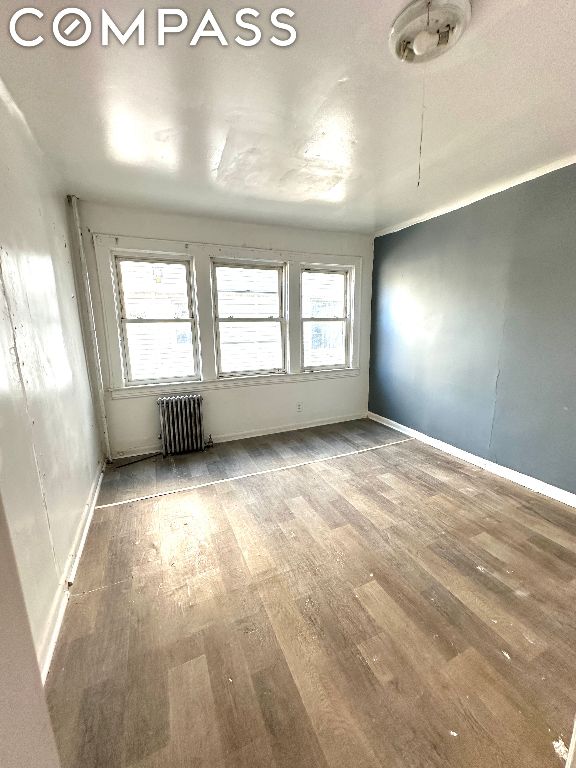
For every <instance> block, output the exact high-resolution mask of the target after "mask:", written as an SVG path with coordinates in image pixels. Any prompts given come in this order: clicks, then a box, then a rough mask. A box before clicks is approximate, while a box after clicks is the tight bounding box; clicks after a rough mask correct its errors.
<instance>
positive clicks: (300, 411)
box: [296, 403, 304, 413]
mask: <svg viewBox="0 0 576 768" xmlns="http://www.w3.org/2000/svg"><path fill="white" fill-rule="evenodd" d="M296 410H297V411H298V413H302V411H303V410H304V403H296Z"/></svg>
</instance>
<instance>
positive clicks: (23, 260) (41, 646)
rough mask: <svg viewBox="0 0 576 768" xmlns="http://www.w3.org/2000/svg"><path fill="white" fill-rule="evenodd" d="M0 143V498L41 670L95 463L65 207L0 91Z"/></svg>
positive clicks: (15, 112)
mask: <svg viewBox="0 0 576 768" xmlns="http://www.w3.org/2000/svg"><path fill="white" fill-rule="evenodd" d="M0 135H1V136H2V143H1V145H0V176H1V177H2V184H1V186H0V267H1V275H0V277H1V279H0V488H1V490H2V497H3V500H4V507H5V512H6V518H7V521H8V525H9V528H10V531H11V536H12V541H13V545H14V551H15V554H16V559H17V562H18V569H19V575H20V580H21V583H22V588H23V592H24V596H25V599H26V605H27V609H28V615H29V619H30V624H31V628H32V634H33V637H34V643H35V647H36V652H37V655H38V660H39V662H40V664H41V665H43V664H44V662H45V660H46V658H47V656H48V652H49V646H50V640H51V636H52V634H53V630H54V626H55V623H56V621H57V618H58V615H59V612H60V610H61V608H62V606H63V604H64V600H65V594H66V586H67V584H66V577H67V574H68V571H69V568H70V565H71V561H72V558H73V555H74V552H75V547H76V544H77V541H78V537H79V534H80V532H81V526H82V523H83V518H84V515H85V513H86V509H87V503H88V501H89V498H90V495H91V492H92V489H93V488H94V484H95V481H96V479H97V477H98V475H99V468H100V461H101V459H100V455H101V451H100V445H99V438H98V432H97V430H96V428H95V418H94V412H93V406H92V399H91V395H90V388H89V383H88V378H87V371H86V362H85V356H84V348H83V344H82V335H81V330H80V323H79V313H78V304H77V300H76V289H75V285H74V278H73V270H72V256H71V252H70V241H69V237H68V225H67V218H66V213H67V211H66V200H65V196H64V195H63V193H62V192H61V190H59V188H58V185H57V183H56V181H55V180H54V179H53V178H52V176H51V174H50V173H49V171H48V170H47V168H46V166H45V163H44V159H43V157H42V155H41V153H40V151H39V150H38V148H37V146H36V144H35V142H34V139H33V137H32V135H31V134H30V131H29V129H28V127H27V125H26V122H25V120H24V118H23V116H22V114H21V113H20V112H19V110H18V107H17V106H16V105H15V104H14V102H13V101H12V99H11V98H10V95H9V93H8V92H7V91H6V90H5V88H4V86H3V85H2V83H1V81H0ZM5 619H6V617H4V616H2V621H5Z"/></svg>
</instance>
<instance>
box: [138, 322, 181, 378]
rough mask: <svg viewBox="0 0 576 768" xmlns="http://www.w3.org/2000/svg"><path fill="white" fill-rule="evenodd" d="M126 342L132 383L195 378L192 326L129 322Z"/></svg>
mask: <svg viewBox="0 0 576 768" xmlns="http://www.w3.org/2000/svg"><path fill="white" fill-rule="evenodd" d="M126 339H127V342H128V354H129V357H130V368H131V380H132V381H147V380H149V379H179V378H183V377H191V376H194V374H195V368H194V352H193V348H192V326H191V325H190V323H170V322H166V323H127V324H126Z"/></svg>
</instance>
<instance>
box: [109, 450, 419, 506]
mask: <svg viewBox="0 0 576 768" xmlns="http://www.w3.org/2000/svg"><path fill="white" fill-rule="evenodd" d="M415 439H416V438H414V437H406V438H404V439H403V440H396V441H394V442H393V443H384V444H383V445H375V446H373V447H371V448H361V449H359V450H357V451H350V452H349V453H339V454H337V455H336V456H326V457H325V458H323V459H311V460H310V461H301V462H299V463H297V464H287V465H285V466H282V467H275V468H273V469H262V470H260V471H258V472H249V473H247V474H245V475H235V476H234V477H225V478H222V479H220V480H210V482H208V483H200V484H199V485H189V486H186V487H185V488H172V489H170V490H168V491H161V492H159V493H150V494H148V495H147V496H138V497H136V498H133V499H126V500H124V501H114V502H112V503H110V504H98V505H96V507H95V509H110V508H111V507H121V506H122V505H124V504H137V503H138V502H140V501H152V500H153V499H161V498H163V497H164V496H175V495H176V494H178V493H189V492H190V491H197V490H199V489H200V488H209V487H210V486H212V485H221V484H223V483H231V482H234V481H235V480H245V479H247V478H249V477H259V476H260V475H269V474H272V473H274V472H285V471H286V470H288V469H298V468H299V467H306V466H309V465H310V464H320V463H322V462H325V461H333V460H335V459H345V458H346V457H347V456H359V455H360V454H362V453H369V452H370V451H378V450H380V449H382V448H391V447H392V446H393V445H401V444H402V443H409V442H411V441H413V440H415Z"/></svg>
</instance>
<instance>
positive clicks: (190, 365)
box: [116, 256, 198, 383]
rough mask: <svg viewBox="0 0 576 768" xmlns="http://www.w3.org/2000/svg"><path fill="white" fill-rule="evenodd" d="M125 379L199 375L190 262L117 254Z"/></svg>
mask: <svg viewBox="0 0 576 768" xmlns="http://www.w3.org/2000/svg"><path fill="white" fill-rule="evenodd" d="M116 267H117V279H118V293H119V311H120V323H121V342H122V353H123V363H124V372H125V374H124V375H125V379H126V380H127V381H128V382H130V383H132V382H138V383H146V382H154V381H175V380H179V379H194V378H198V363H197V351H196V350H197V345H196V329H195V319H194V314H193V296H192V290H191V287H192V282H191V275H190V267H191V264H190V261H175V260H174V261H172V260H170V261H159V260H157V259H153V260H152V259H146V258H143V257H141V256H140V257H138V258H128V257H116Z"/></svg>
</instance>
